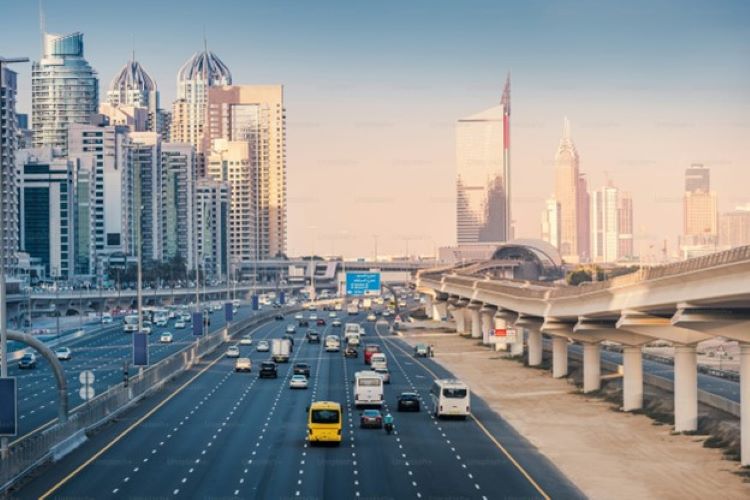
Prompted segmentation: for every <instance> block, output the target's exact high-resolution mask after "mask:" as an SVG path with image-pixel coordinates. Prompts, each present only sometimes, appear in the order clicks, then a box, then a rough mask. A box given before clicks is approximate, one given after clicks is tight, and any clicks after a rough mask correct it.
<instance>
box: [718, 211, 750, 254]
mask: <svg viewBox="0 0 750 500" xmlns="http://www.w3.org/2000/svg"><path fill="white" fill-rule="evenodd" d="M744 245H750V203H748V204H746V205H742V206H739V207H737V208H736V209H735V210H733V211H731V212H727V213H723V214H721V215H720V216H719V246H720V247H722V248H734V247H740V246H744Z"/></svg>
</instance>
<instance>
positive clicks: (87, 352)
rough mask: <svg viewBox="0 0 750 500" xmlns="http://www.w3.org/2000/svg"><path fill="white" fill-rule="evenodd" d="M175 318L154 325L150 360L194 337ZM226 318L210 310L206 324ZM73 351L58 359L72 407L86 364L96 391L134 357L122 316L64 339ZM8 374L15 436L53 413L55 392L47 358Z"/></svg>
mask: <svg viewBox="0 0 750 500" xmlns="http://www.w3.org/2000/svg"><path fill="white" fill-rule="evenodd" d="M252 312H253V311H252V310H251V308H250V306H249V305H244V306H242V307H240V308H239V310H238V311H237V315H236V316H235V319H244V318H246V317H248V316H249V315H251V314H252ZM174 323H175V320H174V319H173V320H170V322H169V325H168V326H166V327H154V328H153V332H152V333H151V335H150V336H149V357H150V362H151V363H152V364H153V363H156V362H158V361H159V360H161V359H163V358H165V357H167V356H169V355H170V354H172V353H174V352H176V351H178V350H180V349H182V348H183V347H185V346H186V345H187V344H189V343H190V342H192V341H193V339H194V337H193V335H192V332H193V330H192V325H191V324H190V323H188V324H187V326H186V328H184V329H175V328H174ZM224 324H225V320H224V311H223V310H221V311H214V312H212V313H211V325H210V327H209V328H210V330H211V331H216V330H218V329H220V328H222V327H223V326H224ZM164 331H169V332H172V334H173V336H174V341H173V342H172V343H171V344H161V343H159V336H160V334H161V333H162V332H164ZM62 345H65V346H67V347H69V348H70V349H71V351H72V353H73V355H72V359H70V360H69V361H62V362H61V363H62V365H63V369H64V370H65V376H66V378H67V380H68V395H69V396H68V397H69V402H70V408H71V409H72V408H74V407H75V406H77V405H79V404H81V403H83V402H84V400H83V399H81V396H80V394H79V390H80V388H81V383H80V381H79V379H78V377H79V375H80V373H81V372H82V371H84V370H90V371H91V372H93V374H94V377H95V380H94V384H93V388H94V392H95V394H99V393H101V392H103V391H104V390H106V389H107V388H108V387H110V386H112V385H115V384H119V383H121V382H122V380H123V366H124V363H125V362H126V361H127V362H131V360H132V338H131V335H130V334H125V333H123V331H122V321H121V320H116V321H115V322H113V323H112V324H110V325H106V326H103V327H101V328H98V329H96V330H92V331H89V332H87V334H86V335H84V336H83V337H80V338H78V339H74V340H71V341H70V342H66V343H63V344H62ZM135 370H137V368H134V367H133V366H130V368H129V373H130V375H134V374H135V373H136V372H135ZM8 375H9V376H11V377H17V379H18V426H19V432H18V437H17V438H16V439H21V438H22V437H23V436H25V435H27V434H28V433H30V432H33V431H34V430H36V429H39V428H40V427H42V426H46V425H48V424H49V423H50V422H51V421H53V420H55V419H56V417H57V409H58V406H57V405H58V392H57V384H56V382H55V378H54V376H53V374H52V369H51V367H50V365H49V363H48V362H47V360H46V359H45V358H44V357H42V356H40V355H37V367H36V368H35V369H31V370H21V369H19V368H18V364H17V363H9V364H8Z"/></svg>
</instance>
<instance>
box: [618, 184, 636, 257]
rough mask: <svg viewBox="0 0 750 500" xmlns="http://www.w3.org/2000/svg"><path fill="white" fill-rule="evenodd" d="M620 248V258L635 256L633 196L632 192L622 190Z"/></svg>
mask: <svg viewBox="0 0 750 500" xmlns="http://www.w3.org/2000/svg"><path fill="white" fill-rule="evenodd" d="M619 231H620V235H619V241H620V243H619V248H618V250H617V257H618V259H632V258H633V257H634V256H635V249H634V247H633V198H632V197H631V196H630V193H628V192H625V191H621V192H620V207H619Z"/></svg>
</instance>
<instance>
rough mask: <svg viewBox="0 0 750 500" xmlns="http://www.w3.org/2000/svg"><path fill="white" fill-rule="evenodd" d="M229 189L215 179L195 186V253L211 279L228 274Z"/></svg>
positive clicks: (203, 181) (204, 180)
mask: <svg viewBox="0 0 750 500" xmlns="http://www.w3.org/2000/svg"><path fill="white" fill-rule="evenodd" d="M229 199H230V196H229V185H228V184H227V183H226V182H221V181H216V180H213V179H206V178H204V179H199V180H197V181H196V183H195V229H196V240H195V241H196V243H195V252H196V255H197V262H198V265H199V266H200V267H201V269H203V270H204V272H205V273H206V275H207V276H209V277H211V278H220V277H224V276H226V274H227V256H228V247H227V245H228V238H227V236H228V233H229V210H230V207H229Z"/></svg>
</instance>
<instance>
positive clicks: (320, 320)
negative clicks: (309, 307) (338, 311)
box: [315, 318, 326, 326]
mask: <svg viewBox="0 0 750 500" xmlns="http://www.w3.org/2000/svg"><path fill="white" fill-rule="evenodd" d="M315 324H316V325H318V326H326V320H324V319H323V318H318V321H316V322H315Z"/></svg>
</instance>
